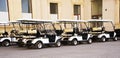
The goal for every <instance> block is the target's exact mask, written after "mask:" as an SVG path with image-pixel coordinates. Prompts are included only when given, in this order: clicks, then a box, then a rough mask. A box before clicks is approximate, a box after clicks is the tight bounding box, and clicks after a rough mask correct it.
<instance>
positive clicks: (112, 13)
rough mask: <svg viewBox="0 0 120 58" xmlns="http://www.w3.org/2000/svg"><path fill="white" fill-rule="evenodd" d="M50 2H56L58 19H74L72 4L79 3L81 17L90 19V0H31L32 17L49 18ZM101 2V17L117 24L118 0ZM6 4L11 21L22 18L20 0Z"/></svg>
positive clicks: (13, 0)
mask: <svg viewBox="0 0 120 58" xmlns="http://www.w3.org/2000/svg"><path fill="white" fill-rule="evenodd" d="M50 3H58V18H59V19H74V14H73V5H74V4H77V5H81V19H85V20H86V19H91V6H92V4H91V0H32V17H33V19H50ZM102 3H103V7H102V14H103V18H104V19H111V20H114V22H115V23H116V24H119V0H103V2H102ZM8 6H9V17H10V20H11V21H12V20H16V19H19V18H22V9H21V0H8ZM95 7H96V9H97V6H95ZM105 9H107V11H105ZM100 11H101V10H98V11H96V12H95V13H99V12H100Z"/></svg>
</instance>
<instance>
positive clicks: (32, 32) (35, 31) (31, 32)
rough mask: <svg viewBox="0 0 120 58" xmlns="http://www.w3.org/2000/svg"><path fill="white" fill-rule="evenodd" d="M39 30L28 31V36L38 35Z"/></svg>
mask: <svg viewBox="0 0 120 58" xmlns="http://www.w3.org/2000/svg"><path fill="white" fill-rule="evenodd" d="M36 33H37V30H28V34H36Z"/></svg>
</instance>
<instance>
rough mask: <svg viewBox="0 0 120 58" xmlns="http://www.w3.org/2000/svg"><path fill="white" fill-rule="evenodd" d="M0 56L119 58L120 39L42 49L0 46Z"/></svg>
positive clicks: (18, 57)
mask: <svg viewBox="0 0 120 58" xmlns="http://www.w3.org/2000/svg"><path fill="white" fill-rule="evenodd" d="M0 58H120V40H118V41H109V42H105V43H101V42H96V43H92V44H79V45H77V46H71V45H65V46H61V47H46V48H43V49H27V48H25V47H22V48H20V47H17V46H10V47H0Z"/></svg>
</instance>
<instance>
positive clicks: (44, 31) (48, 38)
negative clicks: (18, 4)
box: [19, 20, 61, 49]
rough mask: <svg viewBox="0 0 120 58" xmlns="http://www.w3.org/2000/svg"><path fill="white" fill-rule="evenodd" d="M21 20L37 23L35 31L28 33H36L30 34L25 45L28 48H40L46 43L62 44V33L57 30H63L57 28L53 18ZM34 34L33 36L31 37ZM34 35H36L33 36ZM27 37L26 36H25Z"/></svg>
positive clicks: (58, 45)
mask: <svg viewBox="0 0 120 58" xmlns="http://www.w3.org/2000/svg"><path fill="white" fill-rule="evenodd" d="M19 21H21V22H26V21H27V22H26V23H30V22H34V23H36V26H37V27H36V29H35V30H34V31H33V30H31V31H28V34H31V33H34V35H30V36H29V40H27V41H26V43H25V46H26V47H27V48H37V49H40V48H42V47H43V46H44V45H55V46H57V47H60V46H61V42H60V40H61V37H60V34H58V33H56V31H59V32H61V30H56V29H55V28H54V24H53V21H52V20H35V21H34V20H32V21H30V20H24V21H23V20H19ZM31 36H32V37H31ZM33 36H34V37H33ZM23 39H26V38H23Z"/></svg>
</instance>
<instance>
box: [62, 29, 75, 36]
mask: <svg viewBox="0 0 120 58" xmlns="http://www.w3.org/2000/svg"><path fill="white" fill-rule="evenodd" d="M63 33H66V34H72V35H73V34H74V32H73V29H65V30H64V32H63Z"/></svg>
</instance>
